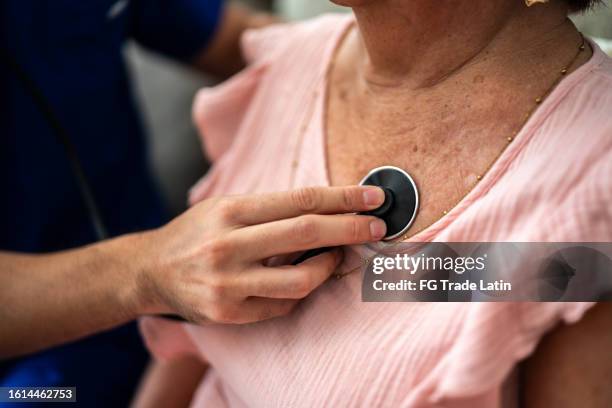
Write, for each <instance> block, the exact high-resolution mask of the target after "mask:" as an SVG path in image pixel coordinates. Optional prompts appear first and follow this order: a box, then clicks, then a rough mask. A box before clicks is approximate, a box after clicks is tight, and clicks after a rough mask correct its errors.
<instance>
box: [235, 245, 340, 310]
mask: <svg viewBox="0 0 612 408" xmlns="http://www.w3.org/2000/svg"><path fill="white" fill-rule="evenodd" d="M341 262H342V251H341V250H340V249H334V250H330V251H328V252H325V253H323V254H321V255H318V256H315V257H313V258H310V259H308V260H306V261H304V262H302V263H301V264H299V265H296V266H281V267H276V268H266V267H262V268H259V269H257V270H253V271H251V272H249V273H248V275H245V277H244V280H243V282H242V287H241V290H242V291H244V292H243V293H245V294H249V295H251V296H258V297H262V298H275V299H303V298H305V297H306V296H308V295H309V294H310V293H311V292H312V291H313V290H315V289H316V288H318V287H319V286H320V285H321V284H322V283H323V282H325V281H326V280H327V279H328V278H329V277H330V276H331V275H332V274H333V273H334V271H335V270H336V268H337V267H338V265H340V263H341Z"/></svg>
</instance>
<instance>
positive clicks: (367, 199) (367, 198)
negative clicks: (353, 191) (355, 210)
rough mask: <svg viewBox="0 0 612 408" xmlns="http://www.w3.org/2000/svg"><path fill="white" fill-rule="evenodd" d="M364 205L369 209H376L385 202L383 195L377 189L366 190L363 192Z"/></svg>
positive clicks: (382, 192)
mask: <svg viewBox="0 0 612 408" xmlns="http://www.w3.org/2000/svg"><path fill="white" fill-rule="evenodd" d="M363 201H364V203H365V205H367V206H368V207H371V208H378V207H380V206H381V205H382V204H383V203H384V202H385V193H384V191H382V189H380V188H378V187H371V188H368V189H367V190H366V191H364V192H363Z"/></svg>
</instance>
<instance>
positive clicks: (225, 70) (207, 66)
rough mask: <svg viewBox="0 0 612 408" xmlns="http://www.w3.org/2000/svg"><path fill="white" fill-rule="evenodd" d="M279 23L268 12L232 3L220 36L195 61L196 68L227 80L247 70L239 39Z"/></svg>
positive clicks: (221, 22) (218, 32)
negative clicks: (258, 29)
mask: <svg viewBox="0 0 612 408" xmlns="http://www.w3.org/2000/svg"><path fill="white" fill-rule="evenodd" d="M275 22H278V20H277V19H276V18H275V17H273V16H271V15H269V14H266V13H261V12H255V11H253V10H250V9H249V8H247V7H245V6H241V5H237V4H235V3H230V4H228V6H227V7H226V9H225V11H224V15H223V18H222V20H221V21H220V23H219V27H218V29H217V33H216V34H215V36H214V38H213V39H212V41H211V42H210V44H209V45H208V47H207V48H206V49H205V50H203V51H202V52H201V53H200V54H199V55H198V56H197V57H196V58H195V60H194V61H193V65H194V66H195V67H196V68H198V69H200V70H202V71H204V72H206V73H209V74H213V75H215V76H218V77H220V78H227V77H229V76H231V75H233V74H235V73H236V72H238V71H240V70H241V69H242V68H244V65H245V61H244V58H243V56H242V53H241V50H240V38H241V37H242V33H243V32H244V31H245V30H248V29H251V28H260V27H265V26H267V25H269V24H273V23H275Z"/></svg>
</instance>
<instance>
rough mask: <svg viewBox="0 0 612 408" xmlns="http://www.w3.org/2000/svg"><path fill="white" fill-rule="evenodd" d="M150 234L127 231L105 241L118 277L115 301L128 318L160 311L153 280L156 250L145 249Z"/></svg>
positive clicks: (148, 245)
mask: <svg viewBox="0 0 612 408" xmlns="http://www.w3.org/2000/svg"><path fill="white" fill-rule="evenodd" d="M151 235H152V232H142V233H135V234H129V235H124V236H121V237H118V238H115V239H112V240H110V241H107V242H106V243H105V244H106V248H105V250H106V251H107V253H109V257H110V258H111V259H113V268H114V269H115V270H116V271H117V272H118V274H119V276H120V278H119V279H117V281H118V282H121V285H120V286H121V287H119V288H117V292H116V293H117V297H118V302H119V304H120V305H121V307H122V309H123V310H124V311H125V313H126V314H127V315H128V316H129V317H130V319H135V318H138V317H140V316H143V315H147V314H156V313H162V312H163V308H162V305H161V302H159V296H157V293H156V292H157V291H156V290H155V285H154V279H153V278H154V275H155V271H156V266H155V265H156V264H157V261H156V259H155V258H156V256H155V251H151V250H150V249H148V248H149V247H150V241H151V238H150V237H151Z"/></svg>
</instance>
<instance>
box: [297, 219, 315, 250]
mask: <svg viewBox="0 0 612 408" xmlns="http://www.w3.org/2000/svg"><path fill="white" fill-rule="evenodd" d="M293 229H294V230H293V233H294V234H295V236H296V237H297V238H298V239H299V241H300V242H302V243H305V244H309V243H313V242H316V241H317V240H318V238H319V228H318V226H317V223H316V218H315V217H313V216H308V215H306V216H302V217H299V218H298V219H297V220H296V222H295V225H294V227H293Z"/></svg>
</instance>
